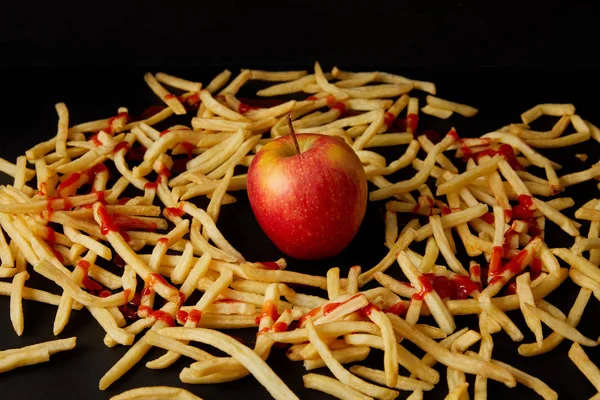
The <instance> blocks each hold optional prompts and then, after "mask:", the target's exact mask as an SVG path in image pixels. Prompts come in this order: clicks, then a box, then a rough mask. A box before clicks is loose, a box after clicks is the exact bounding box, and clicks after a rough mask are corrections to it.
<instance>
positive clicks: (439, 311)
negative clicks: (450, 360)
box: [398, 251, 456, 335]
mask: <svg viewBox="0 0 600 400" xmlns="http://www.w3.org/2000/svg"><path fill="white" fill-rule="evenodd" d="M398 264H400V267H401V268H402V272H404V275H406V277H407V278H408V279H409V280H410V282H411V283H412V285H413V286H414V287H415V290H418V293H421V294H422V296H423V300H425V302H426V303H427V306H428V307H429V310H430V312H431V314H432V315H433V317H434V319H435V321H436V322H437V323H438V325H439V327H440V328H441V329H442V330H443V331H444V332H445V333H446V334H448V335H449V334H451V333H452V332H454V330H455V329H456V324H455V323H454V319H453V318H452V315H451V314H450V312H448V309H447V308H446V306H445V305H444V303H443V302H442V300H441V299H440V296H439V295H438V294H437V292H436V291H435V290H432V289H433V288H432V287H429V286H425V285H426V283H428V282H425V280H424V279H426V278H424V277H423V276H422V275H421V274H420V273H419V271H418V270H417V268H416V267H415V266H414V264H413V263H412V262H411V261H410V260H409V258H408V256H407V255H406V253H405V252H404V251H400V253H399V254H398ZM421 294H420V295H421Z"/></svg>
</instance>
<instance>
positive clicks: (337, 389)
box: [302, 374, 373, 400]
mask: <svg viewBox="0 0 600 400" xmlns="http://www.w3.org/2000/svg"><path fill="white" fill-rule="evenodd" d="M302 380H303V381H304V387H305V388H308V389H314V390H318V391H320V392H323V393H327V394H329V395H331V396H333V397H335V398H338V399H342V400H369V399H373V398H372V397H370V396H367V395H365V394H362V393H361V392H359V391H358V390H356V389H353V388H352V387H351V386H349V385H346V384H344V383H342V382H340V381H338V380H337V379H334V378H330V377H328V376H323V375H317V374H306V375H304V376H303V377H302Z"/></svg>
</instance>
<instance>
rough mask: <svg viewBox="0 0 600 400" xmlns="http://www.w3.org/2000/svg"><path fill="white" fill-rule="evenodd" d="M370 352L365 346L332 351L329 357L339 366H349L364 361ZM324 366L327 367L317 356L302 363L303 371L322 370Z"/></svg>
mask: <svg viewBox="0 0 600 400" xmlns="http://www.w3.org/2000/svg"><path fill="white" fill-rule="evenodd" d="M370 351H371V350H370V349H369V348H368V347H365V346H353V347H349V348H345V349H340V350H332V351H331V355H332V356H333V358H334V359H335V360H336V361H337V362H338V363H340V364H350V363H354V362H360V361H364V360H365V358H367V356H368V355H369V352H370ZM325 366H327V364H325V361H324V360H323V359H321V358H319V355H318V354H317V357H316V358H314V359H308V360H305V361H304V369H306V370H307V371H312V370H314V369H318V368H323V367H325Z"/></svg>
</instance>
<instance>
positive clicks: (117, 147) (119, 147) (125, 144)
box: [113, 142, 131, 154]
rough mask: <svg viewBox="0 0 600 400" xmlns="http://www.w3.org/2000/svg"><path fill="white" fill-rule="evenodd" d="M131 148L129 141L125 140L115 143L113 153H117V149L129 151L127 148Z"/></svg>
mask: <svg viewBox="0 0 600 400" xmlns="http://www.w3.org/2000/svg"><path fill="white" fill-rule="evenodd" d="M130 148H131V146H129V143H127V142H121V143H119V144H117V145H116V146H115V148H114V149H113V154H117V153H118V152H119V151H121V150H123V149H125V151H126V152H127V151H129V149H130Z"/></svg>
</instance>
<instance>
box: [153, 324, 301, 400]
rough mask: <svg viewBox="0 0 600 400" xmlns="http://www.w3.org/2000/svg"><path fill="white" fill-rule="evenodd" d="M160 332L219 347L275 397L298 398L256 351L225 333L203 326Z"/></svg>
mask: <svg viewBox="0 0 600 400" xmlns="http://www.w3.org/2000/svg"><path fill="white" fill-rule="evenodd" d="M158 333H159V334H161V335H164V336H168V337H173V338H176V339H180V340H193V341H197V342H201V343H206V344H209V345H211V346H214V347H217V348H218V349H219V350H221V351H224V352H226V353H228V354H229V355H231V356H232V357H234V358H235V359H236V360H237V361H239V362H240V364H242V365H243V366H244V367H245V368H246V369H248V371H250V372H251V373H252V374H253V375H254V377H255V378H256V379H257V380H258V381H259V382H260V383H261V384H262V385H263V386H264V387H265V388H266V389H267V390H268V391H269V393H270V394H271V395H272V396H273V398H275V399H297V398H298V397H297V396H296V395H295V394H294V393H292V391H291V390H290V389H289V388H288V387H287V386H286V385H285V384H284V383H283V381H282V380H281V379H280V378H279V377H278V376H277V375H275V373H274V372H273V371H272V370H271V369H270V368H269V366H268V365H267V364H266V363H265V362H264V361H263V360H262V359H261V358H260V357H259V356H258V355H257V354H256V353H254V352H253V351H252V350H251V349H249V348H247V347H246V346H244V345H242V344H241V343H239V342H238V341H236V340H235V339H233V338H231V337H229V336H227V335H225V334H223V333H220V332H217V331H213V330H209V329H202V328H164V329H161V330H160V331H158Z"/></svg>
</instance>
